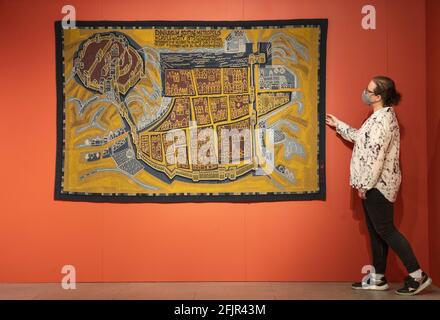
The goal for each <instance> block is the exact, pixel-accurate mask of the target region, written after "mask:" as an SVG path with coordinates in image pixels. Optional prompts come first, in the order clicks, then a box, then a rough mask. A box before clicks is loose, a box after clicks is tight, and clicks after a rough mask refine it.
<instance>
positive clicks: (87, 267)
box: [0, 0, 438, 282]
mask: <svg viewBox="0 0 440 320" xmlns="http://www.w3.org/2000/svg"><path fill="white" fill-rule="evenodd" d="M64 4H67V3H66V2H65V1H38V2H36V1H22V0H17V1H5V0H1V1H0V36H1V37H0V38H1V41H2V50H1V52H0V70H1V76H0V88H1V100H0V101H1V102H0V105H1V112H2V119H3V121H2V125H1V126H0V132H1V137H2V140H1V149H2V152H1V157H0V166H1V168H2V170H1V176H2V179H1V181H2V183H1V186H0V188H1V191H0V199H1V209H0V253H1V257H0V282H49V281H59V280H60V279H61V278H62V277H63V275H62V274H61V268H62V267H63V266H64V265H73V266H75V268H76V272H77V281H205V280H214V281H223V280H224V281H226V280H227V281H351V280H354V279H358V278H359V277H361V268H362V266H363V265H365V264H368V263H369V262H370V255H369V249H368V247H369V242H368V238H367V230H366V227H365V224H364V220H363V212H362V208H361V202H360V200H359V198H357V195H356V193H355V192H354V191H353V190H351V188H350V186H349V162H350V157H351V148H352V146H351V145H350V144H348V143H344V142H343V141H342V140H341V138H340V137H338V136H337V135H336V133H335V131H334V130H332V129H330V128H327V129H326V140H327V155H326V161H327V200H326V201H296V202H277V203H245V204H243V203H242V204H237V203H203V204H195V203H182V204H148V203H145V204H102V203H101V204H98V203H85V202H84V203H74V202H59V201H54V200H53V194H54V190H53V189H54V174H55V144H56V135H55V134H56V128H55V124H56V94H55V93H56V90H55V45H54V39H55V36H54V27H53V22H54V21H55V20H60V19H61V18H62V14H61V8H62V6H63V5H64ZM68 4H71V5H74V6H75V8H76V14H77V19H79V20H270V19H295V18H301V19H303V18H328V19H329V33H328V54H327V98H326V104H327V111H328V112H329V113H332V114H334V115H336V116H337V117H340V118H341V119H342V120H344V121H346V122H348V123H350V124H351V125H353V126H355V127H360V125H361V124H362V122H363V120H365V119H366V118H367V117H368V115H369V109H368V108H367V107H366V106H364V105H363V104H362V102H361V100H360V95H361V92H362V90H363V89H364V88H365V87H366V86H367V84H368V82H369V80H370V78H371V77H373V76H374V75H377V74H385V75H388V76H390V77H392V78H394V79H395V81H396V83H397V86H398V89H399V90H400V91H402V93H403V97H404V98H403V102H402V104H401V105H400V106H398V107H397V108H396V111H397V114H398V119H399V122H400V125H401V131H402V143H401V167H402V172H403V183H402V188H401V192H400V195H399V197H398V200H397V203H396V224H397V225H398V226H399V228H400V230H401V231H402V232H403V233H404V234H405V235H406V236H407V237H408V238H409V240H410V241H411V243H412V244H413V247H414V250H415V252H416V254H417V256H418V257H419V260H420V262H421V264H422V266H423V267H424V269H427V270H429V251H428V247H429V246H428V174H427V173H428V171H427V169H428V168H427V163H428V159H427V151H428V150H427V131H426V126H427V108H426V94H425V92H426V76H427V74H426V68H425V64H426V38H425V25H426V19H425V2H424V1H420V0H388V1H385V0H376V1H369V3H368V4H373V5H375V7H376V9H377V29H376V30H363V29H362V28H361V19H362V17H363V15H362V13H361V8H362V6H363V5H365V4H367V3H366V1H363V0H362V1H360V0H346V1H343V0H332V1H328V0H271V1H267V0H226V1H217V2H213V1H206V0H204V1H203V0H185V1H182V0H160V1H129V0H126V1H115V0H106V1H103V0H102V1H82V0H77V1H69V2H68ZM437 48H438V47H437ZM437 67H438V62H437ZM437 84H438V82H437ZM437 88H438V86H437ZM437 92H438V90H437ZM435 98H436V99H438V98H437V97H435ZM436 101H437V104H438V100H436ZM431 109H432V108H431ZM436 116H437V119H438V112H437V114H436ZM431 120H432V119H431ZM437 122H438V121H437ZM437 127H438V124H437ZM437 131H438V130H437ZM437 144H438V139H437ZM431 151H433V149H431ZM432 157H433V154H432V152H431V158H432ZM436 172H437V176H438V170H437V171H436ZM430 181H432V184H435V183H436V182H435V180H430ZM437 181H438V179H437ZM437 183H438V182H437ZM431 195H432V194H431ZM436 201H437V202H436ZM430 205H431V206H432V207H434V206H436V205H437V208H438V199H436V200H433V201H431V203H430ZM431 218H432V216H431ZM437 219H438V218H437ZM437 226H438V223H437ZM435 230H438V227H437V229H434V231H435ZM433 247H434V248H438V241H437V242H436V246H435V245H434V246H433ZM437 250H438V249H437ZM436 263H437V264H433V266H436V265H437V266H438V261H437V262H436ZM404 275H405V272H404V268H403V266H402V264H401V263H400V262H399V261H398V259H397V258H396V256H395V255H394V254H392V255H391V256H390V259H389V278H390V279H391V280H401V279H402V278H403V276H404Z"/></svg>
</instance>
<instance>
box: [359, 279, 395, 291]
mask: <svg viewBox="0 0 440 320" xmlns="http://www.w3.org/2000/svg"><path fill="white" fill-rule="evenodd" d="M351 287H352V288H353V289H355V290H375V291H384V290H388V289H389V287H390V286H389V285H388V282H387V279H386V278H385V277H382V278H381V279H380V280H374V279H373V278H371V277H369V278H368V279H367V281H365V282H355V283H353V284H352V285H351Z"/></svg>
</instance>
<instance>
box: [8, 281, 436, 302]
mask: <svg viewBox="0 0 440 320" xmlns="http://www.w3.org/2000/svg"><path fill="white" fill-rule="evenodd" d="M400 286H401V284H398V283H394V284H391V289H390V290H388V291H384V292H367V291H355V290H352V289H351V288H350V283H345V282H140V283H78V284H77V287H76V289H75V290H64V289H62V288H61V285H60V284H59V283H32V284H5V283H1V284H0V300H12V299H14V300H15V299H25V300H34V299H44V300H45V299H48V300H53V299H57V300H58V299H84V300H96V299H106V300H110V299H117V300H125V299H133V300H139V299H141V300H174V299H176V300H177V299H178V300H193V299H205V300H216V299H229V300H244V299H249V300H273V299H281V300H305V299H306V300H315V299H324V300H337V299H344V300H370V299H372V300H396V299H422V300H428V299H429V300H440V289H439V288H437V287H435V286H433V285H432V286H431V287H429V288H428V289H426V291H425V292H423V293H421V294H420V295H418V296H414V297H401V296H398V295H396V294H395V293H394V290H395V289H397V288H399V287H400Z"/></svg>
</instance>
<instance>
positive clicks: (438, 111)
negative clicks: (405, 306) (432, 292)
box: [426, 0, 440, 285]
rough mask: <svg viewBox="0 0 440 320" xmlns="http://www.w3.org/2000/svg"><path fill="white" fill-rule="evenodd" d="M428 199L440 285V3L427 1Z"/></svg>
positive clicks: (432, 253)
mask: <svg viewBox="0 0 440 320" xmlns="http://www.w3.org/2000/svg"><path fill="white" fill-rule="evenodd" d="M426 12H427V17H426V30H427V65H428V75H427V76H428V77H427V79H428V85H427V89H428V90H427V93H428V94H427V98H428V101H427V102H428V168H429V175H428V195H429V236H430V239H429V242H430V261H431V270H432V277H433V279H434V281H435V283H436V284H438V285H440V197H439V188H440V170H439V167H438V164H439V163H440V97H439V92H440V79H439V76H438V75H439V74H440V62H439V57H440V43H439V33H440V20H439V17H440V1H438V0H428V1H427V9H426Z"/></svg>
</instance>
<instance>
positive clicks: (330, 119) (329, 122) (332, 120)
mask: <svg viewBox="0 0 440 320" xmlns="http://www.w3.org/2000/svg"><path fill="white" fill-rule="evenodd" d="M338 121H339V119H338V118H336V117H335V116H334V115H332V114H327V115H326V116H325V123H326V124H327V125H328V126H330V127H332V128H334V127H336V124H337V123H338Z"/></svg>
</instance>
